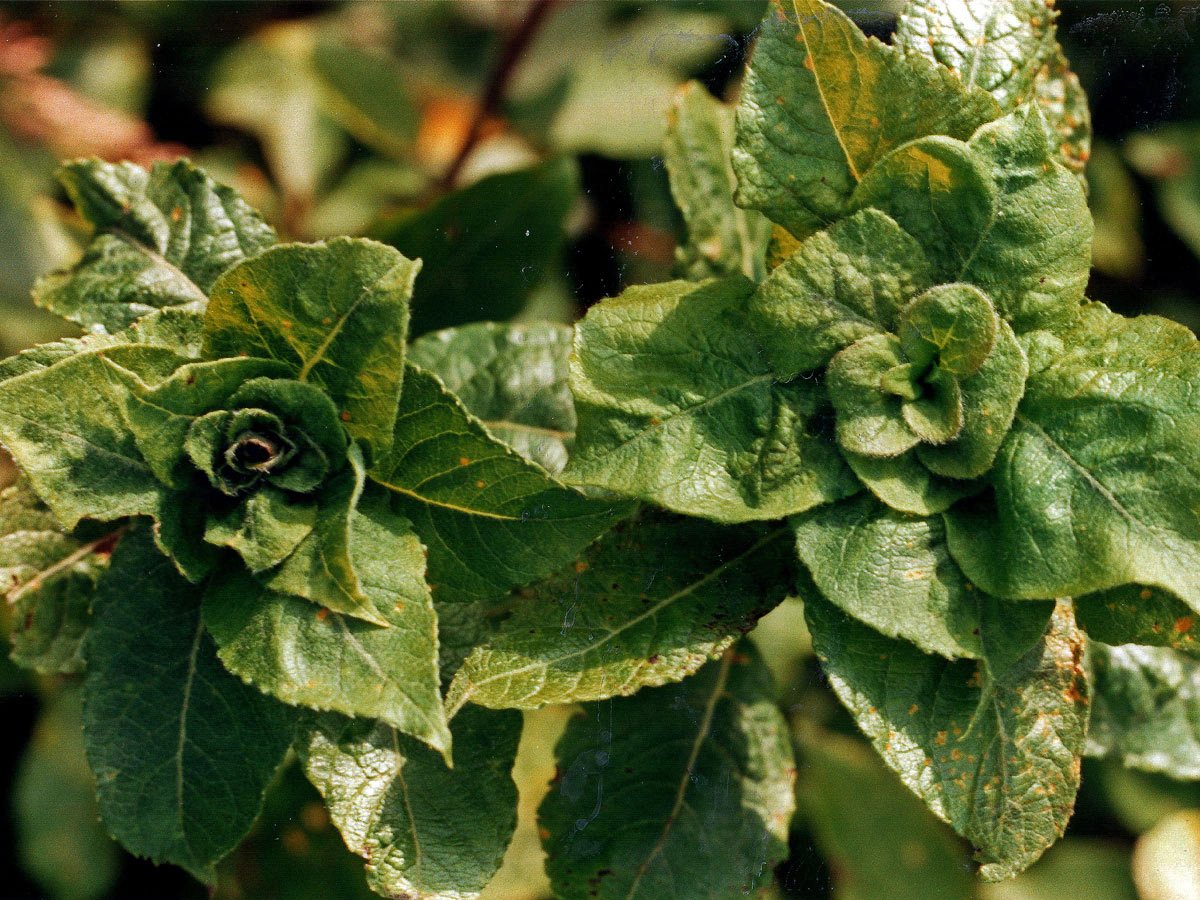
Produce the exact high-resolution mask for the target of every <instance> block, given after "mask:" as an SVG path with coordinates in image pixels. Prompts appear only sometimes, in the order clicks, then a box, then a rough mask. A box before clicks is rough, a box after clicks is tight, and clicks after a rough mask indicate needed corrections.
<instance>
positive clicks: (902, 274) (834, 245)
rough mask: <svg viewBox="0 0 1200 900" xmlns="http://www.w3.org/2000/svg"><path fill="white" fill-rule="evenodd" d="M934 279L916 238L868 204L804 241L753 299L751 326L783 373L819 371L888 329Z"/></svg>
mask: <svg viewBox="0 0 1200 900" xmlns="http://www.w3.org/2000/svg"><path fill="white" fill-rule="evenodd" d="M932 283H933V281H932V275H931V274H930V271H929V266H928V264H927V263H926V261H925V254H924V252H923V251H922V250H921V247H920V245H919V244H918V243H917V242H916V240H915V239H914V238H913V237H912V236H911V235H910V234H908V233H907V232H906V231H904V230H903V229H902V228H901V227H900V226H899V225H897V224H896V223H895V222H894V221H892V220H891V219H890V218H888V217H887V216H886V215H885V214H884V213H881V212H879V211H878V210H874V209H865V210H862V211H860V212H857V213H855V214H854V215H853V216H850V217H849V218H846V219H842V220H841V221H839V222H838V223H836V224H835V225H833V226H831V227H830V228H828V229H827V230H825V231H821V232H818V233H817V234H814V235H813V236H812V237H810V238H808V239H807V240H805V241H804V243H803V244H801V245H800V248H799V249H798V250H797V251H796V252H795V253H794V254H793V255H792V256H790V257H789V258H788V259H787V260H785V261H784V262H783V263H781V264H780V265H779V266H777V267H776V268H775V269H774V270H772V272H771V274H770V275H769V276H768V277H767V279H766V281H764V282H763V283H762V284H761V285H759V287H758V290H756V291H755V292H754V294H753V295H752V296H751V297H750V301H749V304H748V309H749V325H750V327H751V328H752V329H753V330H754V333H755V335H756V337H757V338H758V340H759V341H760V342H761V343H762V346H763V349H764V350H765V352H766V354H767V359H768V360H770V363H771V366H772V368H773V369H774V370H775V372H776V373H777V374H778V375H779V376H780V377H781V378H791V377H793V376H794V375H797V374H799V373H801V372H808V371H811V370H814V369H819V368H820V367H821V366H823V365H825V364H826V363H827V362H829V359H830V357H832V356H833V355H834V354H835V353H837V352H838V351H839V350H841V349H842V348H844V347H847V346H849V345H850V344H852V343H854V342H855V341H856V340H858V339H859V338H861V337H865V336H866V335H868V334H874V333H875V332H878V331H890V330H891V328H892V325H893V322H894V320H895V318H896V314H897V313H898V312H899V311H900V309H901V308H902V307H903V306H904V305H905V304H906V303H907V302H908V301H909V300H910V299H911V298H912V297H914V296H916V295H917V294H919V293H921V292H922V291H923V290H925V289H926V288H928V287H929V286H930V285H931V284H932Z"/></svg>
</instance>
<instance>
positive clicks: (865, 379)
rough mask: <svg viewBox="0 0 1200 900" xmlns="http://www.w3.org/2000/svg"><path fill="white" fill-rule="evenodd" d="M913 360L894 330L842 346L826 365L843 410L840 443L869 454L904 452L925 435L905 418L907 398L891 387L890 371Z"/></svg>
mask: <svg viewBox="0 0 1200 900" xmlns="http://www.w3.org/2000/svg"><path fill="white" fill-rule="evenodd" d="M906 362H907V360H906V359H905V357H904V351H903V349H901V347H900V341H899V339H897V338H896V337H895V336H894V335H891V334H870V335H867V336H866V337H864V338H859V339H858V340H857V341H855V342H854V343H853V344H851V345H850V346H849V347H847V348H846V349H844V350H842V351H841V352H839V353H838V354H837V356H835V357H834V358H833V359H832V360H831V361H830V363H829V368H828V369H826V370H825V385H826V387H827V388H828V390H829V399H830V401H832V403H833V408H834V409H835V410H836V411H837V441H838V445H839V446H841V447H842V448H844V449H846V450H848V451H850V452H851V453H858V454H861V455H864V456H884V457H892V456H899V455H900V454H901V453H905V452H907V451H909V450H911V449H912V448H913V447H915V446H917V444H919V443H920V442H921V438H920V437H919V436H918V435H917V434H915V433H914V432H913V430H912V428H910V427H909V425H908V424H907V423H906V422H905V419H904V415H903V411H902V410H903V406H902V404H903V402H904V399H905V398H903V397H901V396H898V395H897V394H894V393H891V392H889V391H887V390H886V387H885V385H884V381H883V379H884V376H885V375H886V374H888V373H889V372H891V371H892V370H893V369H896V368H897V367H899V366H903V365H905V364H906Z"/></svg>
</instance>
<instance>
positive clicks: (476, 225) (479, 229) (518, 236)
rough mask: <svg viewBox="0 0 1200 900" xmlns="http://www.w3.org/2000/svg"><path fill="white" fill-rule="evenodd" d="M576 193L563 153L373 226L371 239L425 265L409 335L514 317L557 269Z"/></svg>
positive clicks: (573, 171) (573, 172)
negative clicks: (550, 159)
mask: <svg viewBox="0 0 1200 900" xmlns="http://www.w3.org/2000/svg"><path fill="white" fill-rule="evenodd" d="M578 197H579V171H578V169H577V167H576V164H575V162H574V161H573V160H571V159H569V158H563V159H558V160H552V161H550V162H547V163H543V164H542V165H540V166H536V167H534V168H532V169H524V170H521V171H518V172H504V173H501V174H499V175H489V176H488V177H487V178H484V179H482V180H481V181H479V182H477V183H476V184H473V185H471V186H470V187H467V188H463V189H462V190H460V191H455V192H454V193H452V194H448V195H447V196H445V197H443V198H442V199H441V200H439V201H437V202H436V203H434V204H433V205H432V206H431V207H429V208H428V209H426V210H423V211H421V212H419V213H415V214H412V215H410V216H407V217H405V218H403V219H401V220H400V221H399V222H395V223H391V224H384V225H382V226H380V227H378V228H376V229H375V230H374V234H373V236H374V237H377V238H379V239H380V240H381V241H384V242H385V243H388V244H391V245H392V246H394V247H398V248H399V249H400V250H401V251H402V252H403V253H404V254H405V255H407V256H409V257H411V258H412V259H420V260H422V262H423V263H424V269H423V270H422V272H421V278H420V280H419V281H418V283H417V287H416V294H415V296H414V297H413V308H412V313H413V317H412V333H413V334H414V335H421V334H425V333H426V332H428V331H434V330H436V329H439V328H447V327H449V326H451V325H463V324H465V323H467V322H472V321H475V320H477V319H491V320H495V321H499V320H501V319H507V318H509V317H511V316H514V315H516V314H517V313H518V312H519V311H520V310H521V306H522V304H523V303H524V301H525V298H526V297H527V296H528V294H529V292H530V290H532V289H533V288H534V287H536V286H537V285H538V283H539V282H541V281H542V279H543V278H544V277H545V275H546V273H547V272H549V271H552V270H553V268H554V267H555V264H556V262H557V258H558V255H559V253H560V251H561V250H562V245H563V240H564V232H563V222H564V221H565V219H566V217H567V213H568V212H570V210H571V207H572V206H573V205H574V204H575V202H576V200H577V199H578Z"/></svg>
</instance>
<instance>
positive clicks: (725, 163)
mask: <svg viewBox="0 0 1200 900" xmlns="http://www.w3.org/2000/svg"><path fill="white" fill-rule="evenodd" d="M733 113H734V110H733V107H731V106H727V105H725V104H724V103H722V102H721V101H719V100H717V99H716V98H715V97H713V96H712V94H710V93H709V92H708V90H707V89H706V88H705V87H704V85H702V84H700V83H699V82H698V81H691V82H688V84H686V85H685V86H684V87H683V88H682V89H681V90H680V91H679V93H678V94H676V95H675V102H674V103H673V104H672V107H671V114H670V120H669V121H670V124H669V125H668V126H667V139H666V142H665V143H664V145H663V161H664V162H665V163H666V166H667V176H668V177H669V178H670V182H671V196H673V197H674V198H675V203H676V205H677V206H678V207H679V210H680V212H682V213H683V221H684V223H685V225H686V226H687V243H686V244H684V246H682V247H680V248H679V249H678V250H676V251H675V256H676V258H677V259H678V261H679V264H680V266H681V267H682V274H684V275H686V276H687V277H688V278H690V279H694V280H700V279H703V278H712V277H719V276H724V275H745V276H746V277H747V278H751V279H753V280H755V281H761V280H762V278H763V276H764V275H766V264H765V256H766V250H767V242H768V241H769V240H770V238H771V223H770V222H769V221H767V219H766V218H765V217H764V216H763V215H762V214H761V213H759V212H756V211H754V210H747V209H742V208H741V207H739V206H736V205H735V204H734V202H733V192H734V190H736V188H737V177H736V176H735V175H734V173H733V166H732V164H731V163H730V159H729V155H730V153H731V152H732V150H733Z"/></svg>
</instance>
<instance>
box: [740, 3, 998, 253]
mask: <svg viewBox="0 0 1200 900" xmlns="http://www.w3.org/2000/svg"><path fill="white" fill-rule="evenodd" d="M997 115H999V107H998V106H997V105H996V102H995V101H994V100H993V99H992V98H991V96H989V95H988V94H987V93H986V92H984V91H983V90H981V89H979V88H975V87H966V86H964V85H963V83H962V82H961V81H959V80H958V78H956V77H955V76H954V75H953V74H952V73H951V72H950V71H949V70H948V69H945V68H943V67H942V66H940V65H937V64H936V63H933V62H931V61H929V60H927V59H925V58H924V57H921V56H915V55H912V54H907V53H904V52H903V51H901V50H899V49H897V48H894V47H889V46H887V45H885V44H881V43H880V42H879V41H877V40H875V39H873V38H867V37H866V36H865V35H864V34H863V33H862V32H861V31H859V30H858V26H857V25H855V24H854V23H853V22H852V21H851V20H850V19H849V18H848V17H847V16H846V15H845V14H844V13H842V12H841V11H839V10H838V9H836V8H835V7H833V6H830V5H828V4H826V3H822V2H820V0H793V2H786V0H785V2H775V3H772V5H771V6H770V7H769V9H768V12H767V17H766V19H765V20H764V21H763V24H762V26H761V29H760V32H759V37H758V44H757V45H756V47H755V50H754V55H753V57H752V58H751V60H750V68H749V71H748V72H747V75H746V81H745V84H744V86H743V88H742V100H741V105H740V106H739V107H738V115H737V144H736V146H735V148H734V152H733V167H734V171H736V172H737V176H738V182H739V188H738V195H737V199H738V203H739V204H740V205H742V206H746V207H749V208H751V209H761V210H762V211H763V212H764V213H766V214H767V216H768V217H770V218H771V219H772V220H773V221H775V222H778V223H779V224H780V225H783V226H784V227H785V228H787V229H788V230H789V231H790V232H792V234H794V235H796V236H797V237H800V238H803V237H805V236H806V235H808V234H810V233H811V232H813V231H815V230H817V229H818V228H821V227H823V226H825V225H827V224H829V223H830V222H832V221H834V220H835V219H837V218H840V217H841V216H842V215H844V214H845V213H846V212H847V204H848V201H849V198H850V195H851V194H852V193H853V192H854V189H855V187H856V186H857V185H858V182H859V181H860V180H861V179H862V178H863V177H864V176H865V175H866V174H867V172H868V171H870V169H871V167H872V166H874V164H875V163H876V162H878V161H879V160H880V159H881V158H883V157H884V156H885V155H887V154H888V153H889V152H890V151H892V150H894V149H895V148H897V147H899V146H901V145H902V144H905V143H907V142H909V141H912V140H915V139H917V138H922V137H926V136H928V135H948V136H949V137H952V138H957V139H959V140H966V139H967V138H969V137H970V136H971V135H972V134H973V133H974V132H975V129H977V128H978V127H979V126H980V125H982V124H984V123H985V122H990V121H992V120H993V119H995V118H996V116H997ZM901 224H903V223H901Z"/></svg>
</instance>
